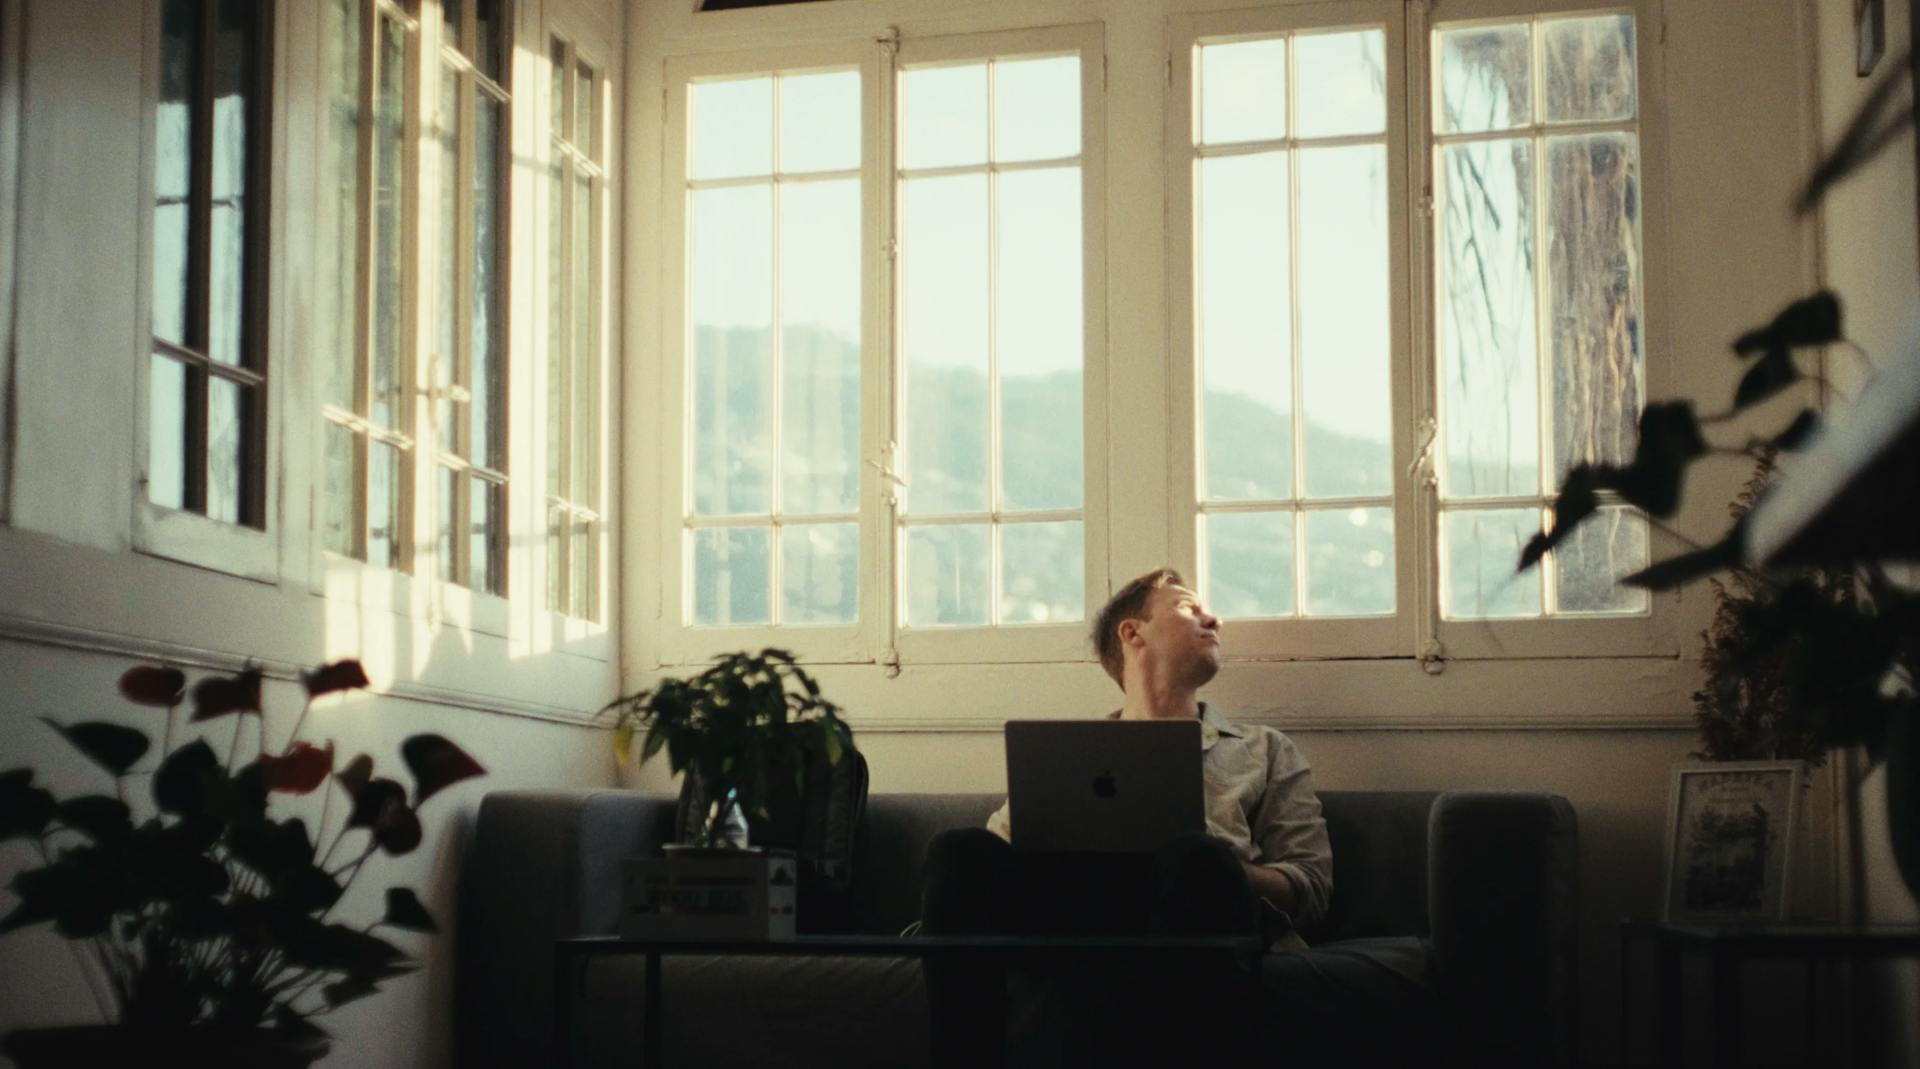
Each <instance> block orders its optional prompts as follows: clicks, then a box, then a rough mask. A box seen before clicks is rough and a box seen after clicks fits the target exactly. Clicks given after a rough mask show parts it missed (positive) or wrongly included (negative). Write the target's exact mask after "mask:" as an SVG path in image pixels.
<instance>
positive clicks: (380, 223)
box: [370, 17, 407, 427]
mask: <svg viewBox="0 0 1920 1069" xmlns="http://www.w3.org/2000/svg"><path fill="white" fill-rule="evenodd" d="M379 22H380V55H379V65H380V70H379V83H378V85H377V86H376V87H375V94H374V130H373V234H374V238H373V272H372V274H373V279H372V282H373V384H372V387H373V389H372V399H371V400H372V411H371V413H370V415H371V416H372V418H373V422H374V423H376V424H378V425H379V426H382V427H396V426H399V425H400V422H401V416H402V413H403V410H402V408H401V405H402V399H401V391H400V385H401V372H400V368H401V366H402V364H401V360H402V346H403V342H402V331H401V327H402V323H401V317H400V296H401V293H402V292H403V291H404V287H405V282H404V281H403V277H402V276H403V271H404V267H403V257H404V255H405V254H404V252H403V251H402V249H403V247H404V243H405V240H406V227H407V224H406V218H405V216H404V214H403V212H404V211H405V207H404V206H405V204H406V187H405V181H406V179H405V172H404V165H403V164H402V162H401V153H402V152H404V151H405V144H406V117H407V53H406V47H407V42H406V31H405V30H404V29H402V28H401V26H400V25H399V24H398V23H396V22H394V21H393V20H392V19H389V18H385V17H382V18H381V19H380V20H379Z"/></svg>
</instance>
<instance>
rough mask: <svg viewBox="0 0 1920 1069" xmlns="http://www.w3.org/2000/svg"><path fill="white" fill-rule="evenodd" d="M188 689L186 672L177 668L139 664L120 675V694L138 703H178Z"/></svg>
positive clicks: (164, 705)
mask: <svg viewBox="0 0 1920 1069" xmlns="http://www.w3.org/2000/svg"><path fill="white" fill-rule="evenodd" d="M186 689H187V677H186V673H184V672H181V671H180V670H179V669H177V668H161V667H159V666H157V665H151V664H137V665H134V666H133V667H132V668H129V669H127V670H126V671H125V672H124V673H122V674H121V676H120V696H121V697H123V698H125V699H127V700H128V701H130V702H133V703H135V704H136V705H157V706H160V707H161V708H165V707H167V706H170V705H178V704H180V698H181V695H182V693H183V692H185V690H186Z"/></svg>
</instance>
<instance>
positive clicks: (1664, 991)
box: [1620, 920, 1920, 1069]
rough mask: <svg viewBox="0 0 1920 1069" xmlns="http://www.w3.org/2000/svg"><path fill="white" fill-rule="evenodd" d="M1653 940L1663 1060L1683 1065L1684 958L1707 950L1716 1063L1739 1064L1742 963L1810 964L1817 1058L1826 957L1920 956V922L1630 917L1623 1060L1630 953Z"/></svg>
mask: <svg viewBox="0 0 1920 1069" xmlns="http://www.w3.org/2000/svg"><path fill="white" fill-rule="evenodd" d="M1643 940H1644V941H1648V942H1651V943H1652V944H1653V946H1654V950H1655V953H1656V954H1657V956H1658V959H1657V960H1658V969H1657V972H1656V976H1657V979H1656V985H1657V987H1658V992H1657V999H1658V1002H1657V1004H1656V1020H1657V1022H1658V1023H1657V1026H1656V1027H1657V1034H1658V1035H1659V1038H1660V1064H1661V1065H1663V1066H1671V1067H1677V1066H1679V1065H1680V1064H1681V1060H1682V1058H1683V1056H1684V1049H1683V1048H1684V1044H1685V1042H1686V1018H1687V1017H1689V1016H1693V1015H1691V1014H1686V1013H1683V1012H1682V1011H1683V1008H1684V1007H1683V1003H1684V989H1683V985H1682V984H1681V964H1682V962H1681V956H1682V954H1683V953H1685V952H1687V951H1694V952H1696V953H1701V954H1704V955H1705V956H1706V958H1707V961H1708V968H1709V970H1710V979H1711V982H1710V983H1709V985H1708V1013H1707V1017H1708V1020H1709V1026H1710V1028H1711V1030H1712V1031H1711V1035H1712V1047H1713V1064H1714V1066H1715V1067H1716V1069H1726V1067H1731V1066H1737V1065H1741V1064H1743V1062H1744V1059H1743V1057H1742V1053H1743V1052H1742V1051H1741V1048H1740V1025H1741V1021H1740V1002H1741V990H1740V967H1741V966H1742V965H1743V964H1745V963H1747V962H1750V961H1762V960H1774V961H1781V960H1785V961H1801V962H1805V963H1806V967H1807V1050H1808V1052H1809V1060H1810V1061H1811V1059H1812V1051H1813V1050H1814V1040H1815V1038H1816V1032H1817V1027H1816V1026H1817V1022H1818V1020H1819V1013H1818V1006H1817V1004H1816V998H1815V996H1816V995H1817V992H1816V990H1815V986H1814V979H1815V976H1816V969H1817V966H1819V965H1820V964H1821V963H1822V962H1830V961H1846V962H1857V961H1869V960H1875V959H1886V958H1902V957H1920V925H1847V924H1798V923H1790V924H1751V923H1749V924H1736V923H1723V924H1713V923H1698V922H1685V921H1655V920H1628V921H1622V922H1621V924H1620V1048H1621V1057H1622V1059H1623V1060H1625V1059H1626V1058H1627V1057H1629V1056H1630V1055H1631V1053H1632V1049H1631V1040H1632V1029H1631V1027H1630V1024H1631V1020H1630V1018H1631V1014H1630V1013H1629V1008H1628V1005H1627V991H1628V980H1627V965H1628V952H1629V951H1630V949H1631V948H1632V945H1633V944H1634V943H1635V942H1638V941H1643Z"/></svg>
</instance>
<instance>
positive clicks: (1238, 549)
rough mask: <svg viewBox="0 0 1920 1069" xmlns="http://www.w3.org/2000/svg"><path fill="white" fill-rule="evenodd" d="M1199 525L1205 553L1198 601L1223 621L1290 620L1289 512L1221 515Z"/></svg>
mask: <svg viewBox="0 0 1920 1069" xmlns="http://www.w3.org/2000/svg"><path fill="white" fill-rule="evenodd" d="M1200 523H1201V536H1202V539H1203V541H1204V544H1205V546H1206V554H1207V559H1206V576H1207V579H1206V583H1207V588H1206V590H1204V591H1202V592H1201V593H1202V600H1204V601H1205V602H1206V603H1207V604H1208V605H1209V606H1211V607H1212V608H1213V611H1214V612H1215V613H1218V614H1219V615H1220V616H1222V617H1235V618H1242V619H1244V618H1249V617H1262V616H1268V617H1271V616H1292V615H1293V613H1294V582H1293V542H1294V534H1293V513H1291V512H1222V513H1214V514H1212V515H1208V516H1203V517H1201V521H1200Z"/></svg>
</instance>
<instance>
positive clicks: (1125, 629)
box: [1114, 616, 1141, 646]
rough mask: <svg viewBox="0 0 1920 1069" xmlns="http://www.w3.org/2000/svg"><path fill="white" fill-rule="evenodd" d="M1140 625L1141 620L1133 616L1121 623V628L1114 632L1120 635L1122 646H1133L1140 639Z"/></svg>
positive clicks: (1118, 627)
mask: <svg viewBox="0 0 1920 1069" xmlns="http://www.w3.org/2000/svg"><path fill="white" fill-rule="evenodd" d="M1140 624H1141V621H1140V619H1139V618H1138V617H1132V616H1129V617H1127V618H1126V619H1124V620H1122V621H1120V623H1119V626H1117V627H1116V628H1115V629H1114V630H1115V631H1116V633H1118V634H1119V636H1120V644H1121V645H1122V646H1130V645H1133V643H1134V642H1136V641H1138V640H1139V639H1140Z"/></svg>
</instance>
